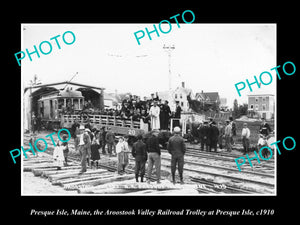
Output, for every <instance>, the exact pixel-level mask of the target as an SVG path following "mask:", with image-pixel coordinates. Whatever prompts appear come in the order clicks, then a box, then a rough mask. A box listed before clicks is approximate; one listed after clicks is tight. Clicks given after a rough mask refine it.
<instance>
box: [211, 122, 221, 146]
mask: <svg viewBox="0 0 300 225" xmlns="http://www.w3.org/2000/svg"><path fill="white" fill-rule="evenodd" d="M218 138H219V129H218V127H217V125H216V122H215V121H212V122H211V126H210V127H209V139H210V140H209V143H210V149H209V150H210V151H212V149H214V150H215V152H217V144H218Z"/></svg>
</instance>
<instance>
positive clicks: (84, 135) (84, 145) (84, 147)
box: [78, 125, 91, 174]
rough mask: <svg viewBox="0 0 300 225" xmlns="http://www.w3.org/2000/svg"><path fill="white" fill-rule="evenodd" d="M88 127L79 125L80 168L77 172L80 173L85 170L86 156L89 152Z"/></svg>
mask: <svg viewBox="0 0 300 225" xmlns="http://www.w3.org/2000/svg"><path fill="white" fill-rule="evenodd" d="M88 130H89V129H88V128H86V129H85V128H84V126H83V125H80V127H79V132H80V136H79V144H78V148H79V153H80V161H81V170H80V173H79V174H82V173H84V172H86V162H87V156H88V154H89V147H90V143H91V139H90V136H89V134H88Z"/></svg>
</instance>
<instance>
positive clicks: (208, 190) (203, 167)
mask: <svg viewBox="0 0 300 225" xmlns="http://www.w3.org/2000/svg"><path fill="white" fill-rule="evenodd" d="M164 152H166V150H162V153H164ZM186 156H192V157H194V158H196V159H201V158H206V159H214V160H216V158H217V160H223V161H226V162H228V161H229V160H232V159H233V158H234V157H237V156H235V155H234V156H233V154H231V155H228V154H227V153H221V154H219V153H211V152H209V153H206V152H200V151H199V150H193V149H191V148H188V150H187V153H186ZM68 158H69V159H70V160H71V161H72V162H73V163H75V164H76V163H77V166H78V165H79V164H78V162H79V158H78V157H74V156H69V157H68ZM105 158H106V157H102V159H101V160H100V161H101V163H100V165H99V166H100V168H101V169H105V170H106V171H107V172H110V173H115V172H116V165H109V161H110V160H107V159H105ZM187 158H188V157H185V169H184V170H185V171H188V172H191V173H192V174H194V175H193V176H190V179H189V180H190V181H191V182H192V183H196V184H200V186H199V187H198V188H197V190H198V192H199V193H203V194H214V193H217V194H219V193H226V194H227V193H234V194H235V193H238V194H253V193H263V192H259V191H255V190H248V189H246V188H243V187H237V186H235V185H230V184H229V183H230V182H226V190H221V189H218V188H216V185H220V184H222V183H220V182H215V181H213V180H212V179H204V178H203V175H207V176H210V177H214V178H215V177H221V178H223V179H224V180H227V181H234V182H238V183H241V182H243V183H251V184H255V185H261V186H265V187H268V188H270V189H274V184H271V183H267V182H263V181H259V180H253V179H249V178H241V177H235V176H232V175H227V174H222V173H220V171H227V172H237V173H241V172H238V171H237V169H233V168H229V167H227V166H226V167H225V166H220V165H218V166H216V165H210V164H207V163H203V162H193V161H190V160H187ZM103 159H105V160H104V161H103ZM133 160H134V159H133V158H131V157H130V161H133ZM162 161H163V162H166V163H163V164H162V167H164V168H166V170H167V171H170V157H166V156H164V154H162ZM233 161H234V160H233ZM231 162H232V161H231ZM129 167H130V166H129ZM131 167H132V165H131ZM191 167H196V168H198V169H195V168H191ZM199 168H200V169H199ZM207 168H211V169H214V170H215V171H207ZM77 169H78V168H77ZM47 170H49V171H50V172H51V171H52V172H53V168H44V169H42V172H41V174H43V172H44V173H45V172H46V171H47ZM78 170H79V169H78ZM35 171H38V169H36V170H35ZM125 172H126V174H128V175H130V174H131V175H132V174H133V173H134V170H133V169H132V168H127V169H126V171H125ZM242 172H243V174H247V175H251V176H256V177H267V178H272V179H273V178H274V175H273V174H267V173H265V174H262V173H259V172H257V171H253V170H252V171H250V170H244V171H242ZM102 175H103V176H104V175H108V174H105V173H103V174H102ZM199 175H200V178H199V177H198V176H199ZM98 178H100V176H98V177H93V178H91V179H89V178H88V177H84V179H83V180H81V181H80V180H79V181H78V180H77V181H76V179H74V180H72V179H70V180H69V181H70V183H72V181H74V182H81V184H85V183H89V182H90V181H91V182H90V183H91V184H97V182H98V183H99V182H100V181H97V179H98ZM120 179H121V178H120ZM177 179H178V177H177ZM62 180H63V179H62ZM92 180H96V181H95V182H94V181H92ZM121 180H122V179H121ZM85 181H87V182H85ZM107 181H109V179H107ZM117 181H120V180H117ZM151 181H155V179H154V178H152V179H151ZM58 183H59V182H58ZM62 183H63V182H62ZM100 183H101V182H100ZM79 184H80V183H79ZM202 184H205V188H202V186H201V185H202ZM61 185H62V184H61ZM62 186H63V187H64V189H65V190H77V191H78V192H79V193H85V192H84V189H85V187H93V185H90V186H88V185H86V186H83V188H82V186H80V185H77V186H76V185H73V186H72V185H67V183H66V182H65V183H64V185H62ZM82 189H83V190H82ZM145 192H147V193H150V194H151V193H152V192H151V191H149V190H148V191H146V190H130V189H128V190H126V191H124V190H122V194H123V193H124V194H130V193H145ZM160 193H162V192H160Z"/></svg>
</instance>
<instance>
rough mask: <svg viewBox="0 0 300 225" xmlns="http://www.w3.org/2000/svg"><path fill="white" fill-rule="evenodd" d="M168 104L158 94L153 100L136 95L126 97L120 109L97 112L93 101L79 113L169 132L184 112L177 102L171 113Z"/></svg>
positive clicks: (86, 104)
mask: <svg viewBox="0 0 300 225" xmlns="http://www.w3.org/2000/svg"><path fill="white" fill-rule="evenodd" d="M168 104H169V102H168V101H162V100H161V99H159V97H158V94H157V93H156V96H155V95H154V94H151V98H149V99H147V98H146V97H145V98H144V99H143V100H141V99H140V97H139V96H136V95H126V96H125V98H124V99H123V101H122V103H121V105H120V106H119V107H117V106H116V107H114V108H104V109H102V110H95V109H94V108H93V105H92V103H91V101H86V102H85V105H84V108H83V110H82V111H80V112H78V113H79V114H80V115H85V114H86V115H88V114H100V115H109V116H115V117H116V118H117V119H122V120H133V121H138V122H140V121H142V122H143V124H146V125H147V129H148V131H149V130H152V129H160V130H168V128H169V125H170V119H171V118H177V119H180V117H181V111H182V109H181V107H180V105H179V102H176V109H175V111H174V112H172V111H171V109H170V106H169V105H168ZM68 112H70V111H68ZM176 125H179V121H176V120H175V121H174V126H176ZM147 129H146V130H147Z"/></svg>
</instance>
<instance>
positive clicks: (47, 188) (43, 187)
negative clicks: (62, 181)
mask: <svg viewBox="0 0 300 225" xmlns="http://www.w3.org/2000/svg"><path fill="white" fill-rule="evenodd" d="M72 194H73V195H74V194H77V191H65V190H64V189H63V188H62V187H59V186H55V185H52V184H51V183H50V182H49V181H48V180H47V179H45V178H42V177H35V176H34V175H33V173H32V172H23V193H22V195H72Z"/></svg>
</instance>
